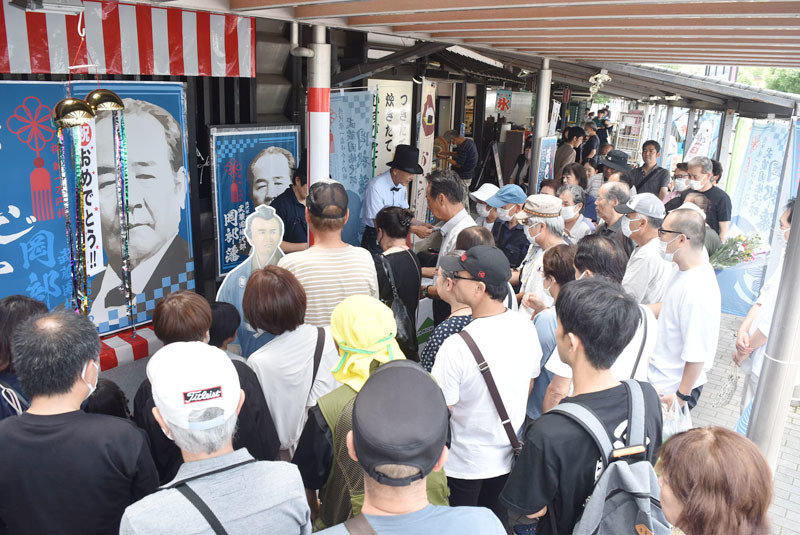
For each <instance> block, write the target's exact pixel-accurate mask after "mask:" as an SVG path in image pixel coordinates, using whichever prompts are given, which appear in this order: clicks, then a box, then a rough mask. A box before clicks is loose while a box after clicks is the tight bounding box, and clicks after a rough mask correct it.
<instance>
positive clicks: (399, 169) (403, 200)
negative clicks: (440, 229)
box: [361, 145, 433, 254]
mask: <svg viewBox="0 0 800 535" xmlns="http://www.w3.org/2000/svg"><path fill="white" fill-rule="evenodd" d="M422 172H423V170H422V166H420V165H419V149H417V148H415V147H412V146H410V145H397V148H396V149H395V151H394V159H393V160H392V161H391V162H389V170H388V171H386V172H385V173H383V174H380V175H378V176H376V177H375V178H373V179H372V180H371V181H370V183H369V185H368V186H367V192H366V193H365V194H364V204H362V205H361V221H362V222H363V223H364V235H363V237H362V238H361V247H363V248H365V249H367V250H368V251H370V252H371V253H373V254H381V253H382V252H383V251H382V250H381V247H380V245H378V231H377V230H376V229H375V216H376V215H378V212H380V211H381V209H383V208H385V207H387V206H399V207H400V208H408V193H407V191H406V188H407V187H408V185H409V184H410V183H411V181H412V180H414V177H415V176H416V175H420V174H422ZM432 230H433V226H432V225H429V224H426V223H422V222H420V221H417V220H416V219H415V220H413V221H412V222H411V232H413V233H414V234H416V235H417V236H419V237H420V238H427V237H428V236H430V234H431V232H432Z"/></svg>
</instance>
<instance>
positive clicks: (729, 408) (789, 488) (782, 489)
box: [692, 314, 800, 535]
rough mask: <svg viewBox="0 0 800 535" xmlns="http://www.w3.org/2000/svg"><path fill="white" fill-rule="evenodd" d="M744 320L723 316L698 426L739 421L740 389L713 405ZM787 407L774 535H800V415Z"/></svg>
mask: <svg viewBox="0 0 800 535" xmlns="http://www.w3.org/2000/svg"><path fill="white" fill-rule="evenodd" d="M741 321H742V318H739V317H737V316H729V315H726V314H723V315H722V325H721V329H720V339H719V346H718V348H717V360H716V361H715V363H714V368H713V369H712V370H711V372H710V374H709V380H708V383H707V384H706V387H705V388H704V390H703V395H702V396H701V397H700V401H699V403H698V404H697V407H696V408H695V409H694V410H693V411H692V419H693V423H694V425H695V426H703V425H720V426H725V427H728V428H731V429H733V428H734V427H735V426H736V422H737V421H738V420H739V399H740V395H741V379H740V385H739V389H737V391H736V393H735V394H734V396H733V399H731V401H730V403H729V404H728V405H725V406H724V407H718V408H715V407H713V406H712V402H713V401H714V398H715V397H716V395H717V392H719V391H720V389H721V388H722V384H723V382H724V381H725V379H726V378H727V377H728V373H729V371H730V362H731V359H730V356H731V354H732V353H733V350H734V345H735V343H736V339H735V337H734V335H735V333H736V329H737V328H738V327H739V324H740V323H741ZM797 411H798V410H797V409H796V408H792V407H787V410H786V413H787V415H786V418H787V426H786V431H785V433H784V436H783V441H782V443H781V451H780V455H779V458H778V468H777V470H776V473H775V477H774V480H775V487H774V499H773V503H772V507H771V509H770V518H771V520H772V533H773V534H775V535H792V534H797V535H800V413H798V412H797Z"/></svg>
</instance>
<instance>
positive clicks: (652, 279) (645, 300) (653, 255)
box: [614, 193, 675, 305]
mask: <svg viewBox="0 0 800 535" xmlns="http://www.w3.org/2000/svg"><path fill="white" fill-rule="evenodd" d="M614 210H615V211H616V212H617V213H619V214H623V216H622V219H620V221H621V222H622V224H621V228H622V233H623V234H624V235H625V237H627V238H630V239H632V240H633V241H634V243H636V249H634V250H633V253H631V257H630V259H629V260H628V266H627V268H626V269H625V277H624V278H623V279H622V287H623V288H624V289H625V291H626V292H628V293H629V294H630V295H631V296H632V297H633V298H634V299H636V301H637V302H638V303H641V304H643V305H651V304H653V303H660V302H661V300H662V299H663V298H664V293H665V292H666V291H667V284H668V283H669V281H670V279H671V278H672V276H673V275H674V270H675V264H673V263H672V262H667V261H666V260H664V258H663V257H662V256H661V246H660V245H659V242H660V240H659V239H658V229H659V228H661V223H663V222H664V216H665V215H666V213H667V212H666V210H664V203H662V202H661V199H659V198H658V197H656V196H655V195H653V194H652V193H639V194H638V195H634V196H633V197H631V198H630V200H629V201H628V202H626V203H625V204H618V205H616V206H615V207H614Z"/></svg>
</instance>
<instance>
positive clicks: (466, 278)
mask: <svg viewBox="0 0 800 535" xmlns="http://www.w3.org/2000/svg"><path fill="white" fill-rule="evenodd" d="M449 278H451V279H459V280H462V281H475V282H480V281H479V280H478V279H473V278H472V277H462V276H460V275H457V274H456V273H453V274H452V275H450V277H449Z"/></svg>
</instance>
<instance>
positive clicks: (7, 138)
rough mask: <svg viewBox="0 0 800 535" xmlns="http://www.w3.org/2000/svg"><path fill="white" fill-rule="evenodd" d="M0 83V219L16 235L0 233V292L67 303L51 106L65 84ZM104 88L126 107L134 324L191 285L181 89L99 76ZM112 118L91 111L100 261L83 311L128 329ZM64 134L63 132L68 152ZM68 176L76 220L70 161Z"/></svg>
mask: <svg viewBox="0 0 800 535" xmlns="http://www.w3.org/2000/svg"><path fill="white" fill-rule="evenodd" d="M3 87H4V94H5V95H6V97H7V98H6V99H5V100H4V101H3V103H2V104H0V113H1V114H2V119H3V123H5V124H6V125H7V126H8V128H6V129H1V130H0V147H2V149H0V162H2V164H3V167H4V169H6V174H5V177H4V179H3V191H4V193H5V194H6V199H7V200H8V202H7V204H8V207H7V208H6V209H5V212H7V214H5V213H4V214H3V216H0V225H3V224H7V225H9V226H8V227H7V228H8V229H9V231H11V232H10V233H11V235H12V236H14V235H16V236H17V237H16V238H14V239H13V240H10V241H5V240H3V238H0V250H1V251H2V252H0V261H2V263H0V273H2V274H0V296H6V295H10V294H15V293H24V294H26V295H29V296H31V297H34V298H36V299H40V300H42V301H44V302H45V303H47V305H48V306H49V307H50V308H57V307H62V306H67V307H69V306H70V299H71V296H72V280H71V270H70V264H71V262H73V259H71V258H70V256H69V253H68V247H67V238H66V231H65V220H64V210H63V208H64V207H63V201H62V197H61V191H60V190H61V183H60V179H59V167H58V158H57V145H56V139H55V129H54V127H53V126H52V124H51V123H50V110H51V109H52V107H53V106H54V105H55V104H56V103H57V102H58V101H59V100H61V99H62V98H64V97H65V96H67V94H68V88H67V85H66V84H64V83H31V82H26V83H13V82H10V83H9V82H4V83H3ZM103 87H104V88H106V89H110V90H112V91H114V92H116V93H117V94H118V95H119V96H120V97H122V99H123V102H124V104H125V111H124V120H125V128H126V149H127V155H128V203H129V207H130V215H129V217H130V220H129V221H130V230H129V247H128V251H129V259H130V270H131V271H130V273H131V281H132V293H133V296H134V297H133V300H132V304H133V320H134V322H135V323H141V322H146V321H149V320H150V319H151V317H152V312H153V310H154V309H155V305H156V303H157V302H158V300H159V299H160V298H162V297H163V296H165V295H167V294H169V293H171V292H175V291H178V290H182V289H193V288H194V263H193V257H192V244H191V237H192V230H191V220H190V206H189V184H188V176H187V171H186V170H187V168H188V163H187V157H186V147H187V139H186V102H185V91H184V86H183V84H181V83H169V82H168V83H161V82H104V83H103ZM93 89H97V83H96V82H77V83H73V84H72V89H71V90H72V94H73V95H74V96H76V97H82V96H84V95H86V94H87V93H89V92H90V91H92V90H93ZM111 123H112V121H111V115H110V113H108V112H106V113H98V115H97V117H96V120H95V139H96V145H97V175H98V176H97V179H98V183H99V206H98V210H99V216H100V225H101V228H102V249H103V266H102V269H101V270H100V271H99V273H98V274H97V275H95V276H93V277H91V278H90V279H89V281H88V298H89V314H90V317H91V318H92V320H93V321H94V323H95V324H96V325H97V328H98V332H99V333H100V334H105V333H110V332H113V331H116V330H120V329H123V328H127V327H130V324H129V319H128V316H127V306H126V302H125V299H124V294H123V291H122V288H121V281H122V271H121V270H122V267H121V265H122V262H121V257H122V255H121V244H120V238H119V236H120V233H119V211H118V199H117V192H116V187H115V178H116V174H115V161H114V140H113V135H112V126H111ZM72 137H73V136H72V135H71V133H67V132H65V141H66V143H65V152H66V153H68V154H69V152H70V151H71V146H72ZM26 151H30V152H32V153H35V157H32V158H31V161H30V162H26V158H24V157H22V156H21V155H22V154H25V152H26ZM32 156H33V155H32ZM31 163H32V165H31ZM66 174H67V177H68V181H69V184H70V192H69V194H70V195H69V196H70V207H69V208H70V216H71V217H73V218H74V213H75V209H76V207H75V197H74V191H73V190H74V184H75V169H74V166H73V165H72V164H71V162H70V159H69V158H67V164H66ZM6 221H7V223H6ZM73 224H74V220H73ZM20 225H21V228H19V230H14V229H15V228H17V227H19V226H20ZM26 225H27V226H26ZM20 232H23V233H24V234H19V233H20ZM2 234H4V235H5V234H8V232H2ZM6 265H7V266H8V267H6ZM4 270H5V271H4Z"/></svg>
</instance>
